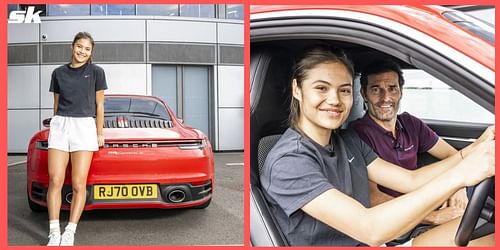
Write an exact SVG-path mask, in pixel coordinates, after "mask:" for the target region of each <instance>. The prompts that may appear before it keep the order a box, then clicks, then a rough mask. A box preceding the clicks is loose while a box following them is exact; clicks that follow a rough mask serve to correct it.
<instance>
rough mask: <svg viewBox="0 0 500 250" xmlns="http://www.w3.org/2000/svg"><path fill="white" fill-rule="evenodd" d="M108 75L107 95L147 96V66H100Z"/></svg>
mask: <svg viewBox="0 0 500 250" xmlns="http://www.w3.org/2000/svg"><path fill="white" fill-rule="evenodd" d="M99 66H101V67H102V68H103V69H104V72H105V73H106V82H107V83H108V90H106V91H105V93H106V94H138V95H145V94H147V81H146V74H147V66H146V64H99Z"/></svg>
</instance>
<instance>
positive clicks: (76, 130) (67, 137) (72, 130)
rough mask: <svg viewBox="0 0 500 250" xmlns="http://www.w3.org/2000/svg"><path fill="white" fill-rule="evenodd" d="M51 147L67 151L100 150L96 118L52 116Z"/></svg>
mask: <svg viewBox="0 0 500 250" xmlns="http://www.w3.org/2000/svg"><path fill="white" fill-rule="evenodd" d="M49 148H54V149H59V150H62V151H65V152H74V151H97V150H99V146H98V144H97V129H96V124H95V119H94V118H92V117H67V116H59V115H56V116H54V117H52V120H51V121H50V130H49Z"/></svg>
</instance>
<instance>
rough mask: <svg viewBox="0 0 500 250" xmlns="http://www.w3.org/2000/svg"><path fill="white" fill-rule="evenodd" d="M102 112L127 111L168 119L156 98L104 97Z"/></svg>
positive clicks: (132, 113) (162, 106)
mask: <svg viewBox="0 0 500 250" xmlns="http://www.w3.org/2000/svg"><path fill="white" fill-rule="evenodd" d="M104 113H105V114H107V115H110V114H114V113H121V114H123V113H129V114H130V115H143V116H151V117H154V118H159V119H163V120H168V121H170V115H169V114H168V112H167V110H166V108H165V106H164V105H163V104H162V103H161V102H158V101H156V100H152V99H142V98H136V97H106V98H105V99H104Z"/></svg>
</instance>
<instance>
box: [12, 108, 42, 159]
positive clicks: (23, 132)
mask: <svg viewBox="0 0 500 250" xmlns="http://www.w3.org/2000/svg"><path fill="white" fill-rule="evenodd" d="M8 116H9V117H8V120H9V125H8V126H9V127H8V136H9V137H8V148H9V149H8V150H9V153H26V152H27V151H28V143H29V140H30V139H31V137H32V136H33V135H34V134H35V132H37V131H38V130H39V125H38V124H39V123H41V122H40V118H39V114H38V110H9V112H8Z"/></svg>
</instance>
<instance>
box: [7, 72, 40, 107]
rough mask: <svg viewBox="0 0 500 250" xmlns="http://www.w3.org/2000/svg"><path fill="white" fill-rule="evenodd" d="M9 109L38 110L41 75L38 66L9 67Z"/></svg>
mask: <svg viewBox="0 0 500 250" xmlns="http://www.w3.org/2000/svg"><path fill="white" fill-rule="evenodd" d="M8 76H9V78H8V97H7V98H8V101H9V104H8V105H9V106H8V107H9V108H38V105H39V103H38V102H39V100H40V97H39V82H40V74H39V73H38V66H9V67H8Z"/></svg>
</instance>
